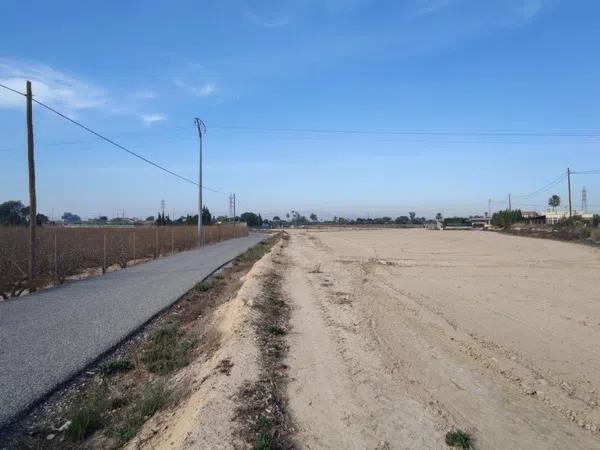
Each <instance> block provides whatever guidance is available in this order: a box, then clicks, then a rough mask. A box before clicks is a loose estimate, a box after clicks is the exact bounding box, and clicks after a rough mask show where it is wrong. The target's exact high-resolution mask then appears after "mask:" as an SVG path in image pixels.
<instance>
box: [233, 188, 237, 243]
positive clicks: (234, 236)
mask: <svg viewBox="0 0 600 450" xmlns="http://www.w3.org/2000/svg"><path fill="white" fill-rule="evenodd" d="M233 230H234V232H233V234H234V236H233V237H237V236H235V192H234V193H233Z"/></svg>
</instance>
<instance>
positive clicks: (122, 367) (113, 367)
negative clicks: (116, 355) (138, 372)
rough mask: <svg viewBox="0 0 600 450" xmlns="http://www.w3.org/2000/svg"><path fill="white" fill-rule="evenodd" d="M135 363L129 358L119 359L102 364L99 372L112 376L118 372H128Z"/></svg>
mask: <svg viewBox="0 0 600 450" xmlns="http://www.w3.org/2000/svg"><path fill="white" fill-rule="evenodd" d="M133 367H134V365H133V363H132V362H131V361H129V360H128V359H117V360H115V361H109V362H106V363H104V364H101V365H100V367H98V373H99V374H100V375H102V376H105V377H107V376H110V375H113V374H115V373H118V372H127V371H129V370H131V369H133Z"/></svg>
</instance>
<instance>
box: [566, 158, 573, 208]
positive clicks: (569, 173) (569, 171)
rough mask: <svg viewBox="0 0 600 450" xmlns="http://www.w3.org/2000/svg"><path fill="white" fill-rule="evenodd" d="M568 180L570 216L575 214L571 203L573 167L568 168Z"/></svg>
mask: <svg viewBox="0 0 600 450" xmlns="http://www.w3.org/2000/svg"><path fill="white" fill-rule="evenodd" d="M567 182H568V184H569V217H571V216H572V214H573V209H572V205H571V169H569V168H567Z"/></svg>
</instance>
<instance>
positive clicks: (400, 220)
mask: <svg viewBox="0 0 600 450" xmlns="http://www.w3.org/2000/svg"><path fill="white" fill-rule="evenodd" d="M394 222H396V223H397V224H400V225H407V224H409V223H410V219H409V218H408V217H406V216H400V217H396V220H394Z"/></svg>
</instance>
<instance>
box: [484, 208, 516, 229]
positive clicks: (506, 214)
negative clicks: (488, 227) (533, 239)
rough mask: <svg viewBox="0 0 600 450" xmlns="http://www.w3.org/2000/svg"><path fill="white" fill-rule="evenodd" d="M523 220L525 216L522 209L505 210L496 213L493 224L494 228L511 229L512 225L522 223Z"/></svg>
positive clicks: (493, 216)
mask: <svg viewBox="0 0 600 450" xmlns="http://www.w3.org/2000/svg"><path fill="white" fill-rule="evenodd" d="M522 220H523V214H522V213H521V210H520V209H513V210H508V209H505V210H502V211H498V212H496V213H494V214H493V215H492V220H491V222H492V225H494V226H498V227H503V228H510V227H511V225H512V224H514V223H517V222H521V221H522Z"/></svg>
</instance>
